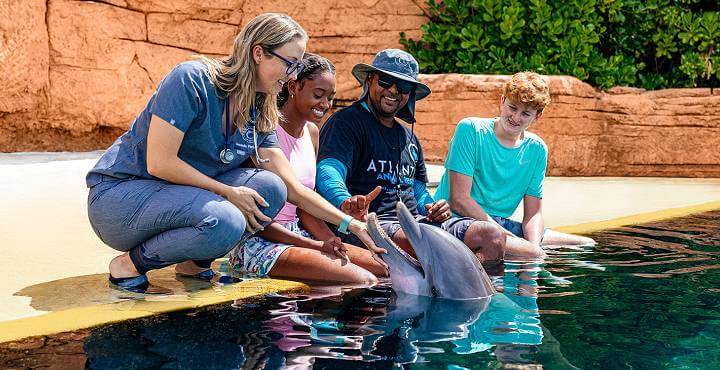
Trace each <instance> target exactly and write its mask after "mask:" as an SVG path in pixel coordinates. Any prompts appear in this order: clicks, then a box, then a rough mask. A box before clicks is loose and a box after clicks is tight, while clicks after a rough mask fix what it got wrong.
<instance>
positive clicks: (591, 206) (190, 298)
mask: <svg viewBox="0 0 720 370" xmlns="http://www.w3.org/2000/svg"><path fill="white" fill-rule="evenodd" d="M99 154H100V153H98V152H92V153H57V154H55V153H21V154H0V177H1V178H2V181H0V199H1V200H0V204H2V206H1V207H0V210H1V212H0V236H1V237H0V240H1V242H0V243H1V245H2V251H3V252H4V253H3V257H4V258H2V259H0V271H2V276H3V284H2V285H1V286H0V342H5V341H11V340H16V339H20V338H23V337H27V336H35V335H45V334H51V333H57V332H62V331H70V330H75V329H80V328H86V327H91V326H95V325H100V324H103V323H109V322H116V321H122V320H126V319H130V318H136V317H142V316H148V315H152V314H156V313H160V312H168V311H173V310H179V309H187V308H193V307H200V306H207V305H210V304H216V303H220V302H227V301H232V300H234V299H242V298H247V297H251V296H257V295H262V294H266V293H270V292H277V291H287V290H304V289H307V286H305V285H304V284H302V283H296V282H289V281H281V280H271V279H260V280H246V281H243V282H240V283H236V284H232V285H229V286H222V287H221V286H217V285H211V284H208V283H198V282H193V281H185V280H187V279H182V278H176V277H175V275H174V274H173V273H172V270H170V269H163V270H161V271H157V272H153V273H151V280H153V281H154V282H157V283H158V285H162V286H164V287H167V288H170V289H172V290H173V292H174V294H172V295H165V296H142V295H138V296H132V295H131V294H126V293H122V292H119V291H117V290H115V289H111V288H109V287H108V284H107V265H108V262H109V261H110V259H111V258H113V257H114V256H116V255H117V254H118V253H117V252H115V251H114V250H112V249H111V248H109V247H106V246H104V245H103V243H102V242H101V241H100V240H99V239H98V238H97V237H96V236H95V234H94V233H93V231H92V229H91V228H90V225H89V223H88V221H87V209H86V204H85V203H86V199H87V189H86V188H85V183H84V177H85V174H86V172H87V171H88V169H90V168H91V167H92V165H93V164H94V163H95V161H96V160H97V158H98V156H99ZM442 172H443V169H442V166H430V170H429V174H430V179H431V182H437V181H439V179H440V177H441V175H442ZM544 199H545V201H544V205H545V210H544V215H545V220H546V225H547V226H549V227H553V228H556V229H559V230H564V231H568V232H579V233H582V232H590V231H595V230H599V229H603V228H609V227H616V226H620V225H626V224H633V223H640V222H648V221H653V220H658V219H663V218H671V217H679V216H683V215H687V214H690V213H696V212H702V211H709V210H712V209H718V208H720V179H666V178H548V179H547V180H546V185H545V197H544ZM203 284H204V285H203Z"/></svg>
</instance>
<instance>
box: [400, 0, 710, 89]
mask: <svg viewBox="0 0 720 370" xmlns="http://www.w3.org/2000/svg"><path fill="white" fill-rule="evenodd" d="M427 4H428V7H429V12H430V22H429V23H427V24H424V25H423V26H421V30H422V32H423V36H422V38H421V39H420V40H412V39H408V38H407V37H406V35H405V34H404V33H401V34H400V42H401V43H402V44H403V45H404V47H405V49H406V50H408V51H409V52H411V53H412V54H413V55H415V57H416V58H417V59H418V61H419V62H420V66H421V69H422V71H423V72H424V73H450V72H458V73H501V74H512V73H515V72H518V71H523V70H533V71H537V72H539V73H543V74H556V75H557V74H561V75H571V76H575V77H577V78H579V79H581V80H583V81H587V82H589V83H591V84H593V85H595V86H599V87H602V88H609V87H612V86H618V85H622V86H641V87H644V88H647V89H657V88H666V87H692V86H711V87H715V86H718V82H719V81H720V51H719V50H718V46H719V45H718V43H720V3H719V2H718V1H716V0H522V1H521V0H444V1H442V2H436V0H428V1H427Z"/></svg>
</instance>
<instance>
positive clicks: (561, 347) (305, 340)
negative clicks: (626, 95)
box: [0, 211, 720, 369]
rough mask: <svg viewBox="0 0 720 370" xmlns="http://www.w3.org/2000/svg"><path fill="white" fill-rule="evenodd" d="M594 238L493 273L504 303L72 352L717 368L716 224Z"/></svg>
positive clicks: (277, 311)
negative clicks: (588, 243) (594, 243)
mask: <svg viewBox="0 0 720 370" xmlns="http://www.w3.org/2000/svg"><path fill="white" fill-rule="evenodd" d="M591 236H592V237H593V238H595V240H597V241H598V245H597V246H595V247H579V248H555V249H551V250H550V251H549V253H548V254H549V258H548V259H547V261H546V262H545V263H544V264H538V263H523V262H511V261H509V262H506V263H505V265H504V266H503V267H502V268H501V269H499V270H496V271H490V273H491V275H493V281H494V283H495V285H496V286H497V287H498V289H499V290H500V291H502V293H500V294H497V295H495V296H493V297H491V298H489V299H485V300H475V301H449V300H440V299H425V298H421V297H412V296H397V295H395V294H394V293H393V292H392V290H391V289H390V288H389V286H388V285H387V284H384V285H380V286H378V287H374V288H371V289H344V290H342V291H340V290H339V289H332V288H318V289H315V290H314V291H313V292H311V293H309V294H306V295H292V296H280V295H273V296H268V297H265V298H263V299H261V300H259V301H255V302H253V303H247V302H236V303H234V304H226V305H219V306H215V307H210V308H205V309H201V310H197V311H192V312H177V313H172V314H167V315H162V316H157V317H153V318H149V319H142V320H134V321H129V322H123V323H118V324H114V325H109V326H105V327H101V328H96V329H93V330H88V331H85V332H83V333H82V335H79V336H78V337H77V338H75V339H73V340H75V341H76V342H77V344H78V345H79V344H81V345H82V355H83V356H85V357H84V361H85V362H84V365H85V366H86V367H88V368H160V367H162V368H173V369H174V368H198V369H230V368H247V369H261V368H264V369H280V368H288V367H295V368H310V367H312V368H316V369H346V368H358V369H375V368H378V369H386V368H399V367H407V368H418V369H424V368H428V369H435V368H442V369H462V368H467V369H474V368H486V367H493V368H499V367H531V368H537V367H538V366H537V365H541V366H542V367H545V368H553V369H555V368H557V369H574V368H583V369H607V368H613V369H614V368H630V369H658V368H663V369H665V368H670V369H695V368H709V369H712V368H718V367H720V211H717V212H710V213H705V214H700V215H694V216H689V217H685V218H682V219H676V220H670V221H663V222H656V223H652V224H646V225H641V226H632V227H624V228H620V229H614V230H609V231H605V232H602V233H596V234H592V235H591ZM68 341H70V342H72V340H65V341H60V342H61V343H62V345H64V346H66V347H67V346H68ZM49 342H51V341H46V343H49ZM47 347H48V345H45V346H44V347H42V350H43V351H44V352H42V353H51V352H53V350H52V349H51V348H47ZM2 351H5V352H4V353H5V354H7V351H8V350H7V349H3V350H2ZM2 351H0V352H2ZM55 352H57V351H55ZM32 355H33V352H32V351H28V352H26V356H32ZM4 358H5V359H6V361H7V359H8V358H9V357H7V355H6V356H4ZM17 361H19V360H15V362H12V361H10V362H7V363H5V365H6V366H19V365H21V363H19V362H17ZM25 363H28V362H27V360H26V362H25ZM0 365H2V362H0Z"/></svg>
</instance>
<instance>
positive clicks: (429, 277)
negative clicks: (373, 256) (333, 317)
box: [367, 202, 495, 299]
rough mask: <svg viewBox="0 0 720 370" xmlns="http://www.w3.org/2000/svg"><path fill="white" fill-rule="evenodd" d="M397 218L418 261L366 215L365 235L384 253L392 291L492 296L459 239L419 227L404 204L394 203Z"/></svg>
mask: <svg viewBox="0 0 720 370" xmlns="http://www.w3.org/2000/svg"><path fill="white" fill-rule="evenodd" d="M396 210H397V218H398V220H399V221H400V227H401V228H402V230H403V232H404V233H405V236H406V237H407V239H408V241H409V242H410V245H411V246H412V247H413V249H414V250H415V254H416V255H417V259H415V258H413V257H411V256H410V255H408V254H407V253H405V251H403V250H402V249H400V248H399V247H398V246H397V245H396V244H395V243H394V242H393V241H392V240H391V239H390V237H389V236H388V235H387V234H386V233H385V232H384V231H383V229H382V228H381V227H380V224H379V223H378V219H377V215H375V214H374V213H371V214H370V215H368V223H367V225H368V232H369V234H370V237H371V238H372V239H373V241H374V242H375V244H376V245H377V246H379V247H381V248H385V249H386V250H387V253H386V254H383V255H382V258H383V260H384V261H385V263H387V264H388V267H389V272H390V280H392V285H393V289H394V290H396V291H398V292H403V293H408V294H414V295H422V296H429V297H439V298H450V299H476V298H485V297H489V296H491V295H493V294H495V288H493V286H492V283H491V282H490V278H489V277H488V275H487V273H485V270H484V269H483V267H482V266H481V265H480V262H479V261H478V259H477V257H475V255H474V254H473V253H472V252H470V250H469V249H468V247H467V246H465V244H463V242H461V241H460V240H458V239H457V238H455V237H454V236H452V235H450V234H449V233H447V232H446V231H444V230H442V229H441V228H439V227H437V226H432V225H427V224H421V223H419V222H418V221H417V220H416V219H415V217H414V216H413V215H412V214H411V213H410V211H408V209H407V207H406V206H405V204H403V203H402V202H398V203H397V207H396Z"/></svg>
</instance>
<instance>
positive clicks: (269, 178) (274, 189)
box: [248, 170, 287, 218]
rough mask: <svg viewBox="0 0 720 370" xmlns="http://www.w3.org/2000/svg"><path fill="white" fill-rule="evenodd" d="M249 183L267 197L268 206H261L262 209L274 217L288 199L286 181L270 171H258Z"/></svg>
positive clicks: (267, 214) (266, 214)
mask: <svg viewBox="0 0 720 370" xmlns="http://www.w3.org/2000/svg"><path fill="white" fill-rule="evenodd" d="M248 185H252V186H250V187H252V188H253V189H255V191H257V192H258V194H260V196H261V197H263V199H265V202H267V204H268V206H267V207H260V210H261V211H262V213H263V214H265V216H268V217H270V218H274V217H275V216H276V215H277V214H278V212H280V209H282V207H283V206H284V205H285V202H286V201H287V187H286V186H285V183H284V182H283V181H282V179H281V178H280V177H279V176H278V175H276V174H274V173H272V172H270V171H263V170H260V171H258V173H257V174H255V175H254V176H253V178H252V180H250V181H249V184H248Z"/></svg>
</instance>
